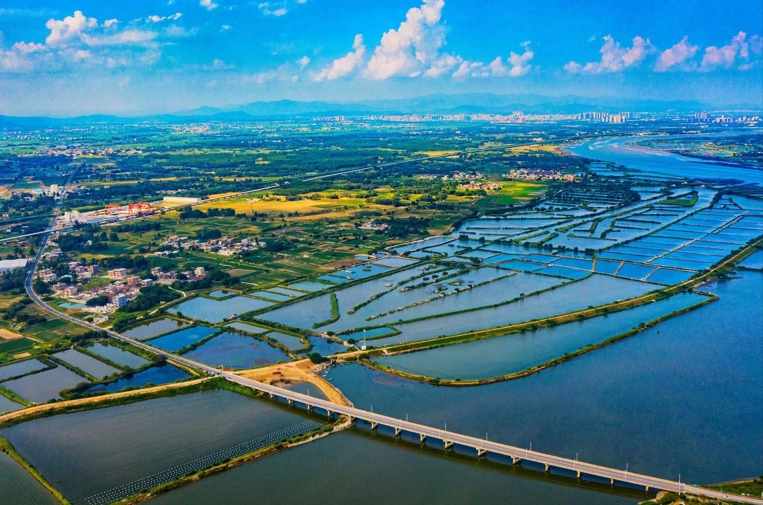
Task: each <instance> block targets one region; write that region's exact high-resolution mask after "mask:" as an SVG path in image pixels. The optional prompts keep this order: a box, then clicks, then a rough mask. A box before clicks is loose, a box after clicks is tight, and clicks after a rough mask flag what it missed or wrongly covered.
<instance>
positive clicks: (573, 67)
mask: <svg viewBox="0 0 763 505" xmlns="http://www.w3.org/2000/svg"><path fill="white" fill-rule="evenodd" d="M564 69H565V70H566V71H567V72H569V73H571V74H579V73H581V72H582V71H583V65H581V64H580V63H576V62H574V61H571V62H569V63H567V64H566V65H565V66H564Z"/></svg>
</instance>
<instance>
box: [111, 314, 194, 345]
mask: <svg viewBox="0 0 763 505" xmlns="http://www.w3.org/2000/svg"><path fill="white" fill-rule="evenodd" d="M184 326H188V325H187V324H186V323H184V322H182V321H178V320H176V319H172V318H170V317H165V318H162V319H158V320H156V321H151V322H150V323H143V324H141V325H139V326H135V327H134V328H130V329H129V330H125V331H123V332H122V335H125V336H127V337H130V338H134V339H136V340H146V339H149V338H151V337H155V336H157V335H161V334H163V333H169V332H171V331H175V330H178V329H180V328H183V327H184Z"/></svg>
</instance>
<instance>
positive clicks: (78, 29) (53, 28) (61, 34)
mask: <svg viewBox="0 0 763 505" xmlns="http://www.w3.org/2000/svg"><path fill="white" fill-rule="evenodd" d="M96 26H98V21H97V20H96V19H95V18H88V17H85V15H84V14H82V11H74V15H72V16H66V17H65V18H64V19H62V20H61V21H58V20H55V19H53V18H51V19H49V20H48V22H47V23H45V27H46V28H48V30H50V35H48V37H47V38H46V39H45V43H46V44H48V45H55V44H60V43H61V42H64V41H66V40H68V39H71V38H72V37H75V36H77V35H81V34H82V33H83V32H84V31H85V30H87V29H88V28H94V27H96Z"/></svg>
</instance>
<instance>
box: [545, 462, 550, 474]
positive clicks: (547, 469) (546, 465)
mask: <svg viewBox="0 0 763 505" xmlns="http://www.w3.org/2000/svg"><path fill="white" fill-rule="evenodd" d="M545 467H546V469H545V471H546V473H548V471H549V470H551V465H549V464H548V463H545Z"/></svg>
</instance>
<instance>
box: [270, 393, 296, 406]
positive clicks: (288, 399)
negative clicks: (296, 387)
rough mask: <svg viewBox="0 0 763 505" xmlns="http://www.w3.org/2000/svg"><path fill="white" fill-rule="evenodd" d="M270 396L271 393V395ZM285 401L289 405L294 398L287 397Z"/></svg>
mask: <svg viewBox="0 0 763 505" xmlns="http://www.w3.org/2000/svg"><path fill="white" fill-rule="evenodd" d="M271 396H272V395H271ZM286 403H288V404H289V405H291V404H292V403H294V400H292V399H291V398H287V399H286Z"/></svg>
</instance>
